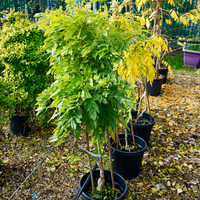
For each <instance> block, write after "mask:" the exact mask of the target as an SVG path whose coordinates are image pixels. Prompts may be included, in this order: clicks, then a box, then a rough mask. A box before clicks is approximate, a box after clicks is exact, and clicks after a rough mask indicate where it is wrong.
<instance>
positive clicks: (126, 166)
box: [110, 134, 147, 179]
mask: <svg viewBox="0 0 200 200" xmlns="http://www.w3.org/2000/svg"><path fill="white" fill-rule="evenodd" d="M124 138H125V134H119V140H120V143H121V145H122V146H125V139H124ZM110 140H111V144H112V146H111V152H112V159H113V170H114V171H115V172H117V173H119V174H120V175H121V176H123V177H124V178H125V179H132V178H133V177H137V176H138V175H139V173H140V168H141V165H142V158H143V154H144V152H145V150H146V148H147V143H146V142H145V141H144V140H143V139H142V138H140V137H139V136H137V135H135V143H136V145H137V147H138V150H137V151H132V152H127V151H121V150H118V149H116V148H115V145H114V140H113V139H112V138H111V139H110ZM128 144H129V146H130V145H131V146H132V145H133V138H132V135H131V134H128Z"/></svg>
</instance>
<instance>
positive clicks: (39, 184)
mask: <svg viewBox="0 0 200 200" xmlns="http://www.w3.org/2000/svg"><path fill="white" fill-rule="evenodd" d="M35 186H39V187H44V186H45V185H44V184H41V183H36V184H35Z"/></svg>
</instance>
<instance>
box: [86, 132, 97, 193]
mask: <svg viewBox="0 0 200 200" xmlns="http://www.w3.org/2000/svg"><path fill="white" fill-rule="evenodd" d="M85 135H86V142H87V148H86V149H87V150H88V151H89V136H88V133H87V131H86V132H85ZM88 161H89V168H90V177H91V184H92V191H93V195H95V189H94V177H93V173H92V164H91V159H90V154H89V153H88Z"/></svg>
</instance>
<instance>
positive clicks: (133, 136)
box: [130, 120, 136, 148]
mask: <svg viewBox="0 0 200 200" xmlns="http://www.w3.org/2000/svg"><path fill="white" fill-rule="evenodd" d="M130 124H131V133H132V138H133V144H134V148H136V144H135V135H134V130H133V122H132V120H130Z"/></svg>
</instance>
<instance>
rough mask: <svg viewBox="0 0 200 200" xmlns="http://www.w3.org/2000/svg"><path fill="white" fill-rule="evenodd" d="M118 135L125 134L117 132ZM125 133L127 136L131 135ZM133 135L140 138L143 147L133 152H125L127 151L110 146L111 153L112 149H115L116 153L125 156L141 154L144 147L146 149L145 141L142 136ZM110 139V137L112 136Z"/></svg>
mask: <svg viewBox="0 0 200 200" xmlns="http://www.w3.org/2000/svg"><path fill="white" fill-rule="evenodd" d="M120 135H125V134H124V133H122V134H119V136H120ZM127 135H129V136H131V137H132V134H127ZM134 136H135V139H139V140H142V142H143V143H144V146H142V147H143V148H142V149H141V150H139V151H135V152H127V151H121V150H118V149H115V148H114V147H112V146H111V153H113V151H115V152H117V153H118V154H121V155H126V156H139V155H141V154H143V153H144V152H145V151H146V149H147V143H146V141H145V140H144V139H143V138H141V137H139V136H137V135H134ZM110 139H112V137H111V138H110ZM136 143H137V142H136Z"/></svg>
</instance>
